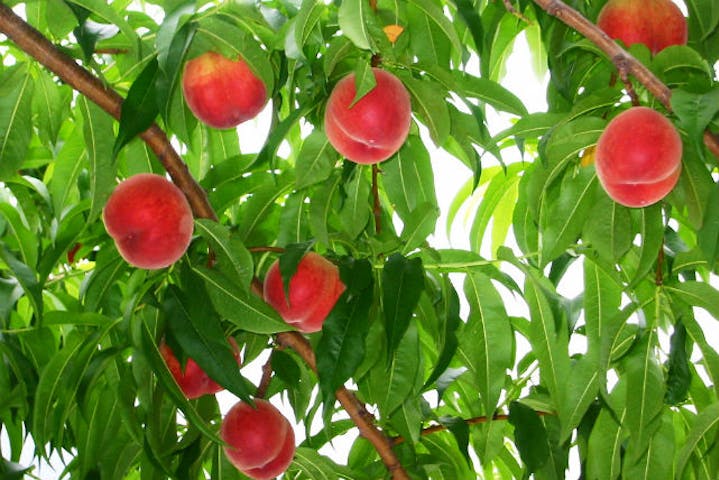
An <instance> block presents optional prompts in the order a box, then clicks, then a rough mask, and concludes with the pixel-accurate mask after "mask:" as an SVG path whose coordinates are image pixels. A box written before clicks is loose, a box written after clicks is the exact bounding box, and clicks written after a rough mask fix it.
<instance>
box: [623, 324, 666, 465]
mask: <svg viewBox="0 0 719 480" xmlns="http://www.w3.org/2000/svg"><path fill="white" fill-rule="evenodd" d="M626 377H627V403H626V404H627V420H626V423H625V425H626V428H627V430H628V431H629V433H630V435H631V438H632V445H633V447H634V457H633V458H632V460H633V461H636V460H637V459H638V458H639V457H640V456H641V455H643V454H644V453H645V452H646V450H647V448H649V445H650V442H651V438H652V436H653V435H654V433H655V432H656V431H657V429H658V428H659V426H660V424H661V421H660V420H659V421H657V420H658V418H659V417H660V415H661V412H662V407H663V405H664V395H665V393H666V392H665V381H664V374H663V372H662V369H661V367H660V366H659V365H658V364H657V362H656V354H655V353H654V333H653V332H652V331H650V333H648V334H647V337H646V338H645V339H643V340H642V345H641V348H637V349H636V350H635V353H634V354H633V355H632V356H631V357H629V359H628V361H627V363H626Z"/></svg>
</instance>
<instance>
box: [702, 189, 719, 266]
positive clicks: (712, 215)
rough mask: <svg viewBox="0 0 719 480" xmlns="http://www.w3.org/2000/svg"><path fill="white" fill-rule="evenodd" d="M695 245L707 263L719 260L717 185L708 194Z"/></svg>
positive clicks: (718, 198) (718, 197) (718, 192)
mask: <svg viewBox="0 0 719 480" xmlns="http://www.w3.org/2000/svg"><path fill="white" fill-rule="evenodd" d="M697 246H698V247H699V249H700V250H701V251H702V253H703V255H704V258H705V259H706V261H707V263H708V264H709V265H714V264H715V263H716V261H717V260H719V186H717V187H714V188H712V190H711V193H710V195H709V199H708V202H707V208H706V212H705V214H704V224H703V225H702V226H701V228H700V229H699V230H698V231H697Z"/></svg>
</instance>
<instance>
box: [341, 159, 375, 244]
mask: <svg viewBox="0 0 719 480" xmlns="http://www.w3.org/2000/svg"><path fill="white" fill-rule="evenodd" d="M364 172H365V169H364V168H362V167H357V168H355V169H354V171H353V172H352V174H351V177H350V179H349V180H348V181H347V182H346V183H345V184H344V191H345V194H346V197H345V198H344V203H343V205H342V209H341V210H340V212H339V214H340V219H341V221H342V225H343V227H344V230H345V232H347V234H348V235H349V236H350V238H356V237H357V236H359V234H360V233H362V232H363V231H364V229H365V228H366V227H367V223H368V222H369V219H370V216H371V214H372V210H371V205H370V190H371V188H372V185H371V184H370V182H369V180H368V179H367V176H366V175H365V173H364Z"/></svg>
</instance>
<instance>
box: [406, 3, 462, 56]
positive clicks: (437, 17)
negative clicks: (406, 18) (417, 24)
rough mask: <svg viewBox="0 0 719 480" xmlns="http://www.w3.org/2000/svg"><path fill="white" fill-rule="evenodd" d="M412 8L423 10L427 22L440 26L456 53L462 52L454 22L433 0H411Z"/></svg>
mask: <svg viewBox="0 0 719 480" xmlns="http://www.w3.org/2000/svg"><path fill="white" fill-rule="evenodd" d="M410 5H411V6H412V8H415V9H417V10H418V11H420V12H422V14H424V16H425V17H426V19H427V22H429V23H431V24H432V25H433V26H435V27H436V28H438V29H439V30H440V31H441V32H442V33H443V34H444V35H445V36H446V37H447V39H448V40H449V42H450V43H451V45H452V49H453V50H454V53H455V54H459V53H460V52H462V42H461V41H460V39H459V36H458V35H457V32H456V31H455V29H454V25H453V24H452V22H451V21H450V20H449V19H448V18H447V17H445V16H444V13H443V12H442V10H441V9H440V8H439V7H438V6H437V5H436V4H435V3H434V2H432V1H431V0H411V1H410Z"/></svg>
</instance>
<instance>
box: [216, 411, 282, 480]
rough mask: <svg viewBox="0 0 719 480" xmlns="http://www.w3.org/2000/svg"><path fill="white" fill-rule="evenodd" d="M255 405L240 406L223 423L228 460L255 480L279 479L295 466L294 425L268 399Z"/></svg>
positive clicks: (228, 413)
mask: <svg viewBox="0 0 719 480" xmlns="http://www.w3.org/2000/svg"><path fill="white" fill-rule="evenodd" d="M254 403H255V406H254V407H253V406H252V405H250V404H249V403H245V402H238V403H236V404H235V405H234V406H233V407H232V408H231V409H230V411H229V412H227V415H225V418H224V419H223V420H222V427H221V430H220V436H221V437H222V440H223V441H224V442H225V443H226V444H227V445H226V446H225V447H224V450H225V455H226V456H227V459H228V460H229V461H230V462H231V463H232V464H233V465H234V466H235V467H236V468H237V469H238V470H239V471H240V472H242V473H243V474H245V475H247V476H248V477H250V478H252V479H255V480H265V479H271V478H275V477H277V476H278V475H280V474H281V473H283V472H284V471H285V470H287V467H288V466H289V465H290V463H292V457H293V456H294V454H295V433H294V431H293V430H292V426H291V425H290V422H289V421H287V419H286V418H285V417H284V416H283V415H282V413H280V411H279V410H277V408H275V406H274V405H272V404H271V403H270V402H268V401H267V400H262V399H255V400H254Z"/></svg>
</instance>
